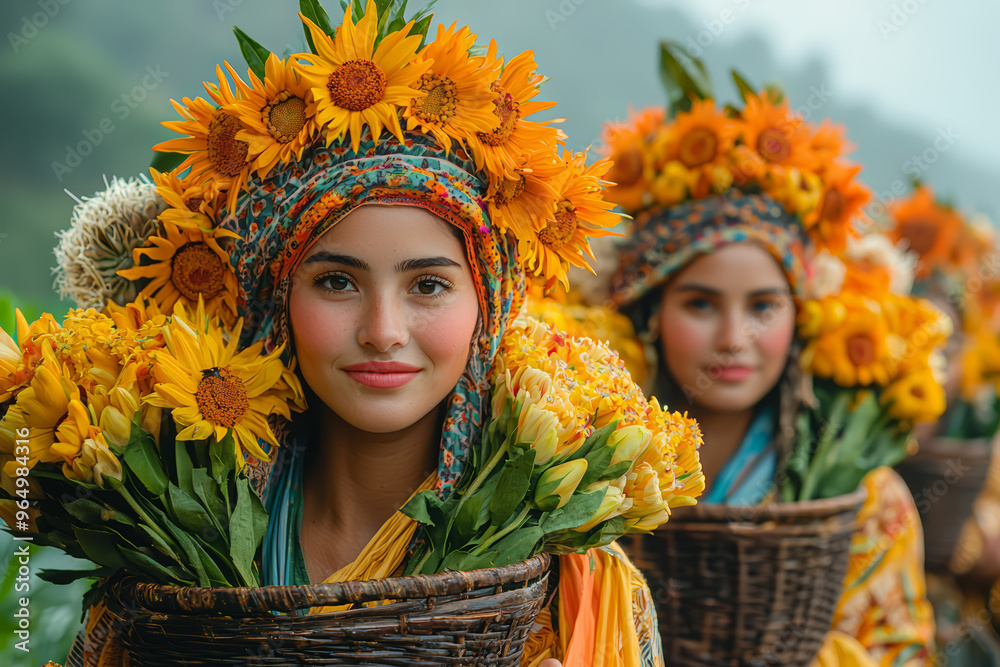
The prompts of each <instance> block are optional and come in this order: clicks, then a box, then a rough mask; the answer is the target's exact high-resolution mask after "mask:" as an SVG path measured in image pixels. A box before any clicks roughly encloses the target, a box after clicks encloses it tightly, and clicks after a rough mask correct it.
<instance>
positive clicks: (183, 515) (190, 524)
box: [167, 484, 214, 534]
mask: <svg viewBox="0 0 1000 667" xmlns="http://www.w3.org/2000/svg"><path fill="white" fill-rule="evenodd" d="M167 498H168V500H169V501H170V515H171V516H170V518H172V519H173V520H175V521H176V522H177V523H178V524H180V525H181V526H182V527H183V528H184V529H185V530H187V531H188V532H189V533H195V534H204V532H205V529H206V528H213V529H214V525H213V522H212V519H211V517H210V516H209V515H208V512H206V511H205V508H204V507H202V506H201V503H199V502H198V501H197V500H195V499H194V498H192V497H191V496H189V495H188V494H186V493H184V491H182V490H181V489H180V487H178V486H177V485H175V484H170V485H169V486H168V487H167Z"/></svg>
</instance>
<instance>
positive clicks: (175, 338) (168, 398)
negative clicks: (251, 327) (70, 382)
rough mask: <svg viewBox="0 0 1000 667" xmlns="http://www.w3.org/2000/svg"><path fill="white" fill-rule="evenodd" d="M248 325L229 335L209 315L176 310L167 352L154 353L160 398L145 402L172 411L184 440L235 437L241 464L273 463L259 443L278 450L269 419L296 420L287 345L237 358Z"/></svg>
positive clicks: (253, 349)
mask: <svg viewBox="0 0 1000 667" xmlns="http://www.w3.org/2000/svg"><path fill="white" fill-rule="evenodd" d="M241 326H242V320H241V321H240V322H239V323H237V325H236V328H235V330H234V331H232V332H231V333H229V335H228V341H229V342H228V343H227V342H226V335H225V332H224V331H223V330H222V329H220V328H219V327H218V326H215V325H214V324H212V323H208V325H207V326H206V325H205V320H204V311H203V310H200V309H199V311H198V313H197V314H196V315H195V317H194V318H193V319H190V318H189V317H188V315H187V313H186V311H185V309H184V308H179V309H178V310H177V311H175V314H174V318H173V320H172V322H171V324H170V326H169V327H168V342H167V347H166V349H165V350H161V351H158V352H156V353H154V356H153V366H154V369H153V372H154V375H155V378H156V381H157V383H156V385H154V393H153V394H152V395H150V396H148V397H146V398H145V399H144V400H145V401H146V402H148V403H149V404H151V405H154V406H156V407H160V408H170V409H171V410H172V412H171V414H172V416H173V419H174V422H175V423H176V424H177V427H178V429H179V432H178V433H177V439H178V440H200V439H204V438H208V437H210V436H213V435H214V437H215V439H216V441H217V442H219V441H221V440H222V439H223V438H225V437H226V436H227V435H228V434H232V436H233V439H234V440H235V444H236V455H237V459H238V460H239V462H240V465H242V464H243V462H244V461H245V458H244V454H243V453H244V452H247V453H248V454H250V455H252V456H253V457H255V458H256V459H258V460H262V461H268V460H270V459H269V457H268V455H267V454H266V453H265V452H264V450H263V449H261V446H260V444H259V443H258V440H263V441H264V442H267V443H268V444H270V445H271V446H275V447H276V446H278V440H277V438H276V437H275V434H274V432H273V431H272V430H271V427H270V426H269V425H268V422H267V420H268V417H269V416H270V415H272V414H279V415H282V416H283V417H285V418H288V417H290V412H289V407H288V402H286V400H285V399H284V397H283V395H282V393H283V392H284V391H286V390H287V384H285V383H283V382H282V381H283V380H284V379H285V378H284V375H283V370H284V366H283V365H282V363H281V357H280V354H281V352H282V350H283V346H282V347H279V348H277V349H276V350H274V351H273V352H272V353H271V354H268V355H264V354H262V350H263V343H261V342H258V343H255V344H253V345H251V346H249V347H247V348H246V349H244V350H242V351H240V352H238V353H237V351H236V349H237V344H238V342H239V337H240V329H241Z"/></svg>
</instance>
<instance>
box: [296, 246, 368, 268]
mask: <svg viewBox="0 0 1000 667" xmlns="http://www.w3.org/2000/svg"><path fill="white" fill-rule="evenodd" d="M313 262H323V263H325V264H343V265H344V266H350V267H353V268H355V269H361V270H362V271H370V270H371V267H370V266H368V264H367V263H365V262H364V261H362V260H360V259H358V258H357V257H351V256H350V255H337V254H334V253H332V252H327V251H326V250H320V251H319V252H317V253H316V254H315V255H311V256H310V257H309V258H308V259H307V260H306V261H304V262H303V264H311V263H313Z"/></svg>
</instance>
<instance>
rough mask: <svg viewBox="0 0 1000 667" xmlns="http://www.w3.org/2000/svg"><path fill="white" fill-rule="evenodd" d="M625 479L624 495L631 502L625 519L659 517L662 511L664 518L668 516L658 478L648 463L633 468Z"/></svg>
mask: <svg viewBox="0 0 1000 667" xmlns="http://www.w3.org/2000/svg"><path fill="white" fill-rule="evenodd" d="M627 478H628V481H627V482H626V483H625V495H626V496H628V497H629V498H631V499H632V501H633V502H632V507H631V508H630V509H629V510H628V512H626V513H625V517H626V518H627V519H636V518H641V517H647V516H653V515H659V514H660V513H661V512H663V511H666V513H667V514H666V516H670V512H669V508H668V506H667V503H666V501H665V500H664V499H663V493H662V492H661V491H660V480H659V477H657V475H656V471H654V470H653V468H652V467H650V465H649V464H648V463H640V464H639V465H637V466H635V468H633V469H632V471H631V472H629V473H628V474H627ZM663 521H666V519H663ZM663 521H661V522H660V523H663ZM657 525H659V524H657Z"/></svg>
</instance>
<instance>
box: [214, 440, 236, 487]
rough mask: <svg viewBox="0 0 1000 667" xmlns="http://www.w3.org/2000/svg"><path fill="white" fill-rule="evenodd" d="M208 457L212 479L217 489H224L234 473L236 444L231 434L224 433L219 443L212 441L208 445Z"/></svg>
mask: <svg viewBox="0 0 1000 667" xmlns="http://www.w3.org/2000/svg"><path fill="white" fill-rule="evenodd" d="M208 456H209V460H210V461H211V466H212V478H213V479H214V480H215V481H216V483H218V485H219V487H224V486H225V485H226V484H227V483H228V482H229V480H230V479H232V478H233V477H235V473H236V442H235V440H233V434H232V432H231V431H230V432H228V433H226V437H224V438H223V439H222V440H221V441H219V442H217V441H216V440H215V439H213V440H212V441H211V442H210V443H209V445H208Z"/></svg>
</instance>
